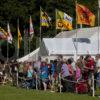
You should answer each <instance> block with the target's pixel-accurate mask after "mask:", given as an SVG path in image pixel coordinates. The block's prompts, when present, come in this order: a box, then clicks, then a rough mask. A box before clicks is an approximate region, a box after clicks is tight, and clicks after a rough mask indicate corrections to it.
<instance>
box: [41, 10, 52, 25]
mask: <svg viewBox="0 0 100 100" xmlns="http://www.w3.org/2000/svg"><path fill="white" fill-rule="evenodd" d="M40 20H41V26H45V27H49V25H50V20H51V18H50V17H49V16H48V14H47V13H46V12H44V11H42V10H41V11H40Z"/></svg>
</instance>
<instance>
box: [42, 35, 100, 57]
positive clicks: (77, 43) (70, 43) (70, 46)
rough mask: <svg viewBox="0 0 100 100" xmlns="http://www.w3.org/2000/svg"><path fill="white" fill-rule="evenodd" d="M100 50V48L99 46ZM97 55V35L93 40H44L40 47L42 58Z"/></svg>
mask: <svg viewBox="0 0 100 100" xmlns="http://www.w3.org/2000/svg"><path fill="white" fill-rule="evenodd" d="M99 48H100V46H99ZM76 52H77V54H78V55H86V54H91V55H95V54H97V53H98V52H99V51H98V41H97V37H96V35H94V36H92V37H91V38H78V39H76V38H44V39H43V42H42V44H41V47H40V54H41V56H51V55H60V54H61V55H75V54H76Z"/></svg>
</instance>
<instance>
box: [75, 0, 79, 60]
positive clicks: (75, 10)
mask: <svg viewBox="0 0 100 100" xmlns="http://www.w3.org/2000/svg"><path fill="white" fill-rule="evenodd" d="M75 8H76V10H75V11H76V54H75V60H76V59H77V56H78V36H77V0H75Z"/></svg>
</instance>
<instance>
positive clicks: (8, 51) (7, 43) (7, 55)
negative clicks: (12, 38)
mask: <svg viewBox="0 0 100 100" xmlns="http://www.w3.org/2000/svg"><path fill="white" fill-rule="evenodd" d="M8 60H9V46H8V41H7V63H8Z"/></svg>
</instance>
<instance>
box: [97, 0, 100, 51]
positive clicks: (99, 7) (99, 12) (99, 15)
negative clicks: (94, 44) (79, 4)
mask: <svg viewBox="0 0 100 100" xmlns="http://www.w3.org/2000/svg"><path fill="white" fill-rule="evenodd" d="M98 5H99V6H98V36H97V37H98V53H99V42H100V40H99V25H100V22H99V21H100V19H99V17H100V0H98Z"/></svg>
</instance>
